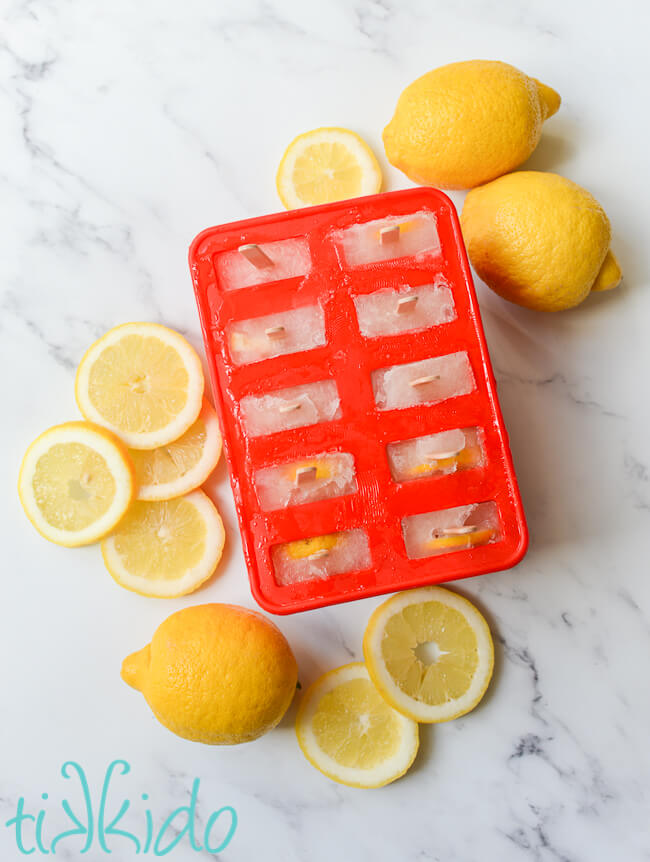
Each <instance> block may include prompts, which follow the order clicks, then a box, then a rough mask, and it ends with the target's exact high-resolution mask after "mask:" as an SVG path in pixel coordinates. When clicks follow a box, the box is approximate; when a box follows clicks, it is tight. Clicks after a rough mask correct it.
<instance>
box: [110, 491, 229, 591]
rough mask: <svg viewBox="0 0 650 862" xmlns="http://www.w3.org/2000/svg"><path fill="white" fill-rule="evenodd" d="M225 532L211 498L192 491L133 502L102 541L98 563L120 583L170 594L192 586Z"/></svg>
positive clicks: (204, 573) (209, 568) (212, 562)
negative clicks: (174, 496)
mask: <svg viewBox="0 0 650 862" xmlns="http://www.w3.org/2000/svg"><path fill="white" fill-rule="evenodd" d="M224 541H225V533H224V529H223V522H222V520H221V517H220V515H219V512H217V509H216V506H215V505H214V503H213V502H212V500H211V499H210V498H209V497H208V496H207V494H204V493H203V491H192V492H191V493H190V494H185V496H183V497H176V498H175V499H173V500H157V501H152V502H144V501H140V500H136V502H135V503H133V504H132V505H131V507H130V509H129V510H128V512H127V513H126V515H125V516H124V518H123V519H122V521H120V524H119V525H118V527H117V529H116V530H115V531H114V532H113V533H112V534H111V535H110V536H108V538H106V539H104V540H103V542H102V556H103V557H104V565H105V566H106V568H107V569H108V571H109V572H110V574H111V575H112V576H113V578H114V579H115V580H116V581H117V583H118V584H119V585H120V586H121V587H126V589H127V590H133V592H136V593H140V594H141V595H143V596H156V597H159V598H174V597H176V596H184V595H186V594H187V593H191V592H193V591H194V590H196V589H198V587H200V586H201V584H202V583H203V582H204V581H207V579H208V578H209V577H210V576H211V575H212V574H213V572H214V570H215V569H216V567H217V563H218V562H219V560H220V559H221V554H222V552H223V546H224Z"/></svg>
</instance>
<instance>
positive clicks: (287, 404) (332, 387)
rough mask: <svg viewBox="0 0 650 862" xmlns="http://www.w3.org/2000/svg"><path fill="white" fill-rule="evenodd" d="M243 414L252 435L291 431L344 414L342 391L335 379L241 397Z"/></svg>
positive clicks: (258, 435) (248, 430) (338, 417)
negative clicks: (340, 391)
mask: <svg viewBox="0 0 650 862" xmlns="http://www.w3.org/2000/svg"><path fill="white" fill-rule="evenodd" d="M240 407H241V416H242V420H243V423H244V425H245V427H246V430H247V432H248V433H249V434H250V435H251V436H252V437H260V436H262V435H264V434H274V433H275V432H276V431H288V430H290V429H291V428H301V427H303V426H305V425H316V424H317V423H318V422H330V421H332V420H333V419H340V418H341V408H340V401H339V393H338V390H337V388H336V383H335V382H334V381H333V380H319V381H318V382H317V383H306V384H304V385H302V386H291V387H289V388H287V389H277V390H276V391H275V392H269V393H267V394H266V395H246V396H244V398H242V399H241V402H240Z"/></svg>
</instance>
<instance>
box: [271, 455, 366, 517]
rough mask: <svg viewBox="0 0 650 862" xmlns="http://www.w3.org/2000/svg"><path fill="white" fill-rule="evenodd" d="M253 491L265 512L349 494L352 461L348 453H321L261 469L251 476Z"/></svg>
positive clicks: (353, 481) (353, 475)
mask: <svg viewBox="0 0 650 862" xmlns="http://www.w3.org/2000/svg"><path fill="white" fill-rule="evenodd" d="M255 488H256V490H257V496H258V499H259V501H260V505H261V507H262V509H264V510H265V511H271V510H274V509H282V508H284V507H285V506H296V505H300V504H302V503H314V502H316V501H317V500H325V499H327V498H329V497H340V496H342V495H343V494H353V493H354V492H355V491H356V490H357V481H356V473H355V469H354V458H353V457H352V455H350V454H349V453H348V452H324V453H321V454H318V455H313V456H311V457H309V458H302V459H300V460H298V461H291V462H289V463H285V464H276V465H273V466H271V467H263V468H262V469H261V470H258V471H257V472H256V473H255Z"/></svg>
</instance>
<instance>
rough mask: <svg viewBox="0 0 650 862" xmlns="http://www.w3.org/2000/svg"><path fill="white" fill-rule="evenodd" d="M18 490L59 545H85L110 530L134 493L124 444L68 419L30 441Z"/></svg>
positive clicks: (87, 424)
mask: <svg viewBox="0 0 650 862" xmlns="http://www.w3.org/2000/svg"><path fill="white" fill-rule="evenodd" d="M18 494H19V496H20V502H21V503H22V504H23V509H24V510H25V514H26V515H27V517H28V518H29V520H30V521H31V522H32V524H33V525H34V526H35V527H36V529H37V530H38V531H39V533H41V535H43V536H45V538H46V539H49V540H50V541H51V542H56V544H57V545H66V546H67V547H76V546H78V545H89V544H91V542H96V541H97V540H98V539H101V538H102V536H105V535H106V534H107V533H109V532H110V531H111V530H112V529H113V527H115V525H116V524H117V523H118V521H119V520H120V519H121V518H122V516H123V515H124V513H125V512H126V510H127V508H128V506H129V504H130V502H131V500H132V499H133V496H134V494H135V477H134V474H133V466H132V465H131V463H130V461H129V457H128V454H127V451H126V449H125V448H124V446H123V445H122V444H121V443H120V441H119V440H117V439H115V437H113V435H112V434H110V433H109V432H108V431H106V430H105V429H104V428H100V427H98V426H96V425H92V424H91V423H90V422H66V423H65V424H63V425H55V426H54V427H53V428H49V429H48V430H47V431H45V432H44V433H43V434H41V436H40V437H37V439H36V440H34V442H33V443H32V444H31V445H30V446H29V448H28V449H27V452H26V453H25V457H24V458H23V463H22V465H21V468H20V475H19V477H18Z"/></svg>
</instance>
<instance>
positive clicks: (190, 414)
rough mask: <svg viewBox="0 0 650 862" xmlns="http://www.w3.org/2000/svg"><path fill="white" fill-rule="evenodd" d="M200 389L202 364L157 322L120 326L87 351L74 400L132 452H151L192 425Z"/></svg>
mask: <svg viewBox="0 0 650 862" xmlns="http://www.w3.org/2000/svg"><path fill="white" fill-rule="evenodd" d="M203 386H204V381H203V369H202V368H201V360H200V359H199V357H198V355H197V353H196V351H195V350H194V348H193V347H192V346H191V345H190V344H188V342H187V341H186V340H185V339H184V338H183V336H182V335H180V334H179V333H178V332H174V331H173V330H172V329H168V328H167V327H166V326H160V325H159V324H157V323H124V324H122V326H116V327H114V328H113V329H110V330H109V331H108V332H107V333H106V334H105V335H103V336H102V337H101V338H100V339H99V340H98V341H96V342H95V343H94V344H92V345H91V346H90V347H89V348H88V350H87V351H86V354H85V356H84V357H83V359H82V360H81V362H80V363H79V368H78V369H77V377H76V380H75V396H76V399H77V404H78V406H79V409H80V410H81V412H82V413H83V415H84V416H85V417H86V419H89V420H90V421H91V422H96V423H97V424H98V425H104V426H105V427H106V428H109V429H110V430H111V431H112V432H113V433H114V434H117V435H118V436H119V437H120V438H121V439H122V440H124V442H125V443H126V445H127V446H129V447H130V448H131V449H155V448H156V447H158V446H164V445H165V444H166V443H171V441H172V440H176V439H177V438H178V437H180V436H181V434H184V433H185V432H186V431H187V429H188V428H189V427H190V425H192V424H193V422H194V421H195V420H196V418H197V416H198V415H199V412H200V410H201V405H202V403H203Z"/></svg>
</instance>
